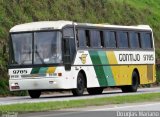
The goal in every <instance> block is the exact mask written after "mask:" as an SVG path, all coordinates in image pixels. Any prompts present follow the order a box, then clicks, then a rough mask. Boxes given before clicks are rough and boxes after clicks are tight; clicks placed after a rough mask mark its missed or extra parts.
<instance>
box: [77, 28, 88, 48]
mask: <svg viewBox="0 0 160 117" xmlns="http://www.w3.org/2000/svg"><path fill="white" fill-rule="evenodd" d="M77 39H78V40H77V41H78V43H77V44H78V47H80V48H85V47H86V35H85V31H84V30H81V29H78V30H77Z"/></svg>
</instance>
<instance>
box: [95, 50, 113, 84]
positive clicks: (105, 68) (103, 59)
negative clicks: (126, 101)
mask: <svg viewBox="0 0 160 117" xmlns="http://www.w3.org/2000/svg"><path fill="white" fill-rule="evenodd" d="M98 53H99V57H100V60H101V63H102V65H103V64H105V65H109V61H108V58H107V55H106V52H105V51H99V52H98ZM102 67H103V72H104V74H105V78H106V79H107V83H108V86H115V81H114V78H113V74H112V70H111V66H102Z"/></svg>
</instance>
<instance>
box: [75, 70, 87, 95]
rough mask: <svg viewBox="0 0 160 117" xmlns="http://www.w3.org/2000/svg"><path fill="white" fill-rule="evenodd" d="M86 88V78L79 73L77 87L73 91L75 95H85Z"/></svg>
mask: <svg viewBox="0 0 160 117" xmlns="http://www.w3.org/2000/svg"><path fill="white" fill-rule="evenodd" d="M84 89H85V80H84V77H83V75H82V74H81V73H79V74H78V77H77V88H76V89H72V93H73V95H74V96H81V95H83V92H84Z"/></svg>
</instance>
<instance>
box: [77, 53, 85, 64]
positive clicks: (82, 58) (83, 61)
mask: <svg viewBox="0 0 160 117" xmlns="http://www.w3.org/2000/svg"><path fill="white" fill-rule="evenodd" d="M79 58H80V59H81V61H82V63H83V64H85V63H86V58H87V54H82V55H81V57H79Z"/></svg>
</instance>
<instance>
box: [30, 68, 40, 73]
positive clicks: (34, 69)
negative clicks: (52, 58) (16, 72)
mask: <svg viewBox="0 0 160 117" xmlns="http://www.w3.org/2000/svg"><path fill="white" fill-rule="evenodd" d="M39 69H40V67H36V68H33V69H32V71H31V74H38V73H39Z"/></svg>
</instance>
